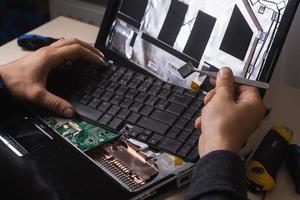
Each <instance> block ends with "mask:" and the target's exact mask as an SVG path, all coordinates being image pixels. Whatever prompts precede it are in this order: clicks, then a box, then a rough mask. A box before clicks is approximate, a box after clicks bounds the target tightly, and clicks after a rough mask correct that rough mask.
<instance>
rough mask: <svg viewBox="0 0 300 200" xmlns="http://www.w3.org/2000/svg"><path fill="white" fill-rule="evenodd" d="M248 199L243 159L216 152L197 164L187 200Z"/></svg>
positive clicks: (227, 152)
mask: <svg viewBox="0 0 300 200" xmlns="http://www.w3.org/2000/svg"><path fill="white" fill-rule="evenodd" d="M209 199H223V200H226V199H231V200H243V199H247V190H246V178H245V171H244V166H243V162H242V160H241V158H240V157H239V156H238V155H237V154H234V153H232V152H229V151H214V152H211V153H209V154H208V155H206V156H205V157H203V158H201V159H200V161H199V162H198V163H197V165H196V167H195V169H194V174H193V179H192V183H191V186H190V190H189V193H188V196H187V200H209Z"/></svg>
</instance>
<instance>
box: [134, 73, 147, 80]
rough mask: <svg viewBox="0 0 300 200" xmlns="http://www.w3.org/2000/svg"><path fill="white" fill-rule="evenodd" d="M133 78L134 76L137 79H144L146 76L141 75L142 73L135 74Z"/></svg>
mask: <svg viewBox="0 0 300 200" xmlns="http://www.w3.org/2000/svg"><path fill="white" fill-rule="evenodd" d="M134 78H136V79H138V80H140V81H144V80H145V78H146V76H145V75H143V74H135V75H134Z"/></svg>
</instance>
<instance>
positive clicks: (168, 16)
mask: <svg viewBox="0 0 300 200" xmlns="http://www.w3.org/2000/svg"><path fill="white" fill-rule="evenodd" d="M287 3H288V0H222V1H220V0H201V1H200V0H139V1H132V0H124V1H123V4H122V5H121V7H120V9H119V12H118V15H117V18H116V20H115V22H114V24H113V26H112V28H111V31H110V34H109V37H108V39H107V41H106V46H107V47H108V48H109V49H110V50H113V51H114V52H116V53H118V54H120V55H121V56H123V57H125V58H127V59H128V60H130V61H131V62H133V63H135V64H137V65H138V66H140V67H142V68H144V69H145V70H147V71H149V72H150V73H152V74H154V75H155V76H157V77H159V78H160V79H162V80H164V81H167V82H170V83H173V84H176V85H179V86H183V87H185V88H195V87H193V84H194V85H195V84H196V85H199V86H200V85H201V83H202V82H203V80H204V79H203V77H202V76H198V75H197V74H196V73H194V74H193V75H192V76H189V77H188V78H187V79H183V78H182V76H181V75H180V74H179V73H178V69H179V68H180V67H181V66H183V65H185V64H186V63H188V62H191V63H192V64H193V65H194V66H195V67H198V69H201V66H203V63H204V62H207V63H209V64H210V65H213V66H216V67H221V66H230V67H231V68H232V69H233V71H234V73H235V75H237V76H241V77H246V78H248V79H251V80H256V79H257V77H259V74H260V73H261V69H262V68H263V66H264V62H265V59H266V57H267V55H268V52H269V50H270V48H271V45H272V43H273V40H274V36H275V34H276V32H277V29H278V27H279V24H280V22H281V19H282V15H283V14H284V11H285V8H286V5H287ZM133 4H134V5H133ZM133 11H134V12H133ZM174 13H176V15H177V16H179V18H180V19H181V20H179V21H178V22H175V24H174V22H172V16H173V14H174ZM164 18H165V20H162V19H164ZM170 27H171V28H172V33H170V31H169V28H170ZM235 30H239V32H235ZM40 118H41V119H42V121H44V122H45V123H46V124H47V125H48V126H49V127H51V128H52V129H53V130H54V131H56V132H57V133H58V134H59V135H61V136H62V137H63V138H65V139H66V140H67V141H69V142H70V143H71V144H73V145H74V146H75V147H76V148H78V149H79V150H80V151H82V152H83V153H84V154H85V155H86V156H88V157H89V158H90V159H91V160H92V161H93V162H95V163H96V164H97V165H98V166H99V167H101V168H102V169H103V170H104V171H105V172H106V173H107V174H109V175H110V176H111V177H113V178H114V179H115V180H116V181H117V182H118V183H120V184H121V185H122V186H123V187H124V188H126V189H127V190H128V191H139V190H141V189H143V188H145V187H147V186H148V185H150V184H153V183H155V182H157V181H161V180H163V179H164V178H167V177H168V176H169V175H171V174H173V175H175V176H174V180H175V179H177V186H178V187H181V186H183V185H185V184H187V183H189V182H190V179H191V171H192V168H193V165H194V164H193V163H187V162H184V161H182V160H181V159H179V158H176V157H174V156H172V155H170V154H167V153H164V152H160V151H157V150H155V149H151V148H149V146H148V145H147V144H144V143H142V142H139V141H137V140H135V139H132V138H130V137H126V135H127V134H126V133H127V132H129V131H130V129H131V128H132V127H130V126H126V127H125V128H124V129H123V130H122V131H121V132H120V133H115V132H113V131H110V130H107V129H105V128H102V127H98V126H96V125H93V124H91V123H89V122H86V121H84V120H81V119H76V120H65V119H61V118H57V117H55V116H50V115H48V114H46V115H45V114H42V115H40ZM168 181H170V180H168ZM161 184H162V183H161ZM157 187H159V185H158V186H157Z"/></svg>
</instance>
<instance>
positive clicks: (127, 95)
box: [125, 89, 138, 99]
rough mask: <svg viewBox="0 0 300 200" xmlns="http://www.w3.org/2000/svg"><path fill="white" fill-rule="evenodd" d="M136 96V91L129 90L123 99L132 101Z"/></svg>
mask: <svg viewBox="0 0 300 200" xmlns="http://www.w3.org/2000/svg"><path fill="white" fill-rule="evenodd" d="M137 94H138V92H137V91H136V90H133V89H130V90H129V91H128V92H127V94H126V95H125V97H127V98H129V99H134V97H135V96H136V95H137Z"/></svg>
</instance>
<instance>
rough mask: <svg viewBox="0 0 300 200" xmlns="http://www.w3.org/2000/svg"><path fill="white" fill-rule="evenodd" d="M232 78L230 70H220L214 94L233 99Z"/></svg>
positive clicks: (233, 85)
mask: <svg viewBox="0 0 300 200" xmlns="http://www.w3.org/2000/svg"><path fill="white" fill-rule="evenodd" d="M234 87H235V84H234V76H233V73H232V71H231V69H230V68H227V67H225V68H222V69H221V70H220V71H219V73H218V77H217V82H216V93H217V94H219V95H223V96H226V97H227V98H231V99H233V97H234Z"/></svg>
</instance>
